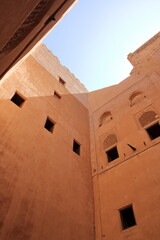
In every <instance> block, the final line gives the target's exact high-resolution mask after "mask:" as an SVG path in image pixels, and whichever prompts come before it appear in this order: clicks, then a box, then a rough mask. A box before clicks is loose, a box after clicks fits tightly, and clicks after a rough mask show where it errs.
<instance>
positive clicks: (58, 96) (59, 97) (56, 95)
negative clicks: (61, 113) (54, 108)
mask: <svg viewBox="0 0 160 240" xmlns="http://www.w3.org/2000/svg"><path fill="white" fill-rule="evenodd" d="M54 97H55V98H57V99H58V100H60V99H61V96H60V94H59V93H58V92H56V91H54Z"/></svg>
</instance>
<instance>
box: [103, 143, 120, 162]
mask: <svg viewBox="0 0 160 240" xmlns="http://www.w3.org/2000/svg"><path fill="white" fill-rule="evenodd" d="M106 155H107V158H108V162H112V161H113V160H115V159H116V158H118V157H119V155H118V150H117V147H116V146H115V147H113V148H111V149H110V150H108V151H106Z"/></svg>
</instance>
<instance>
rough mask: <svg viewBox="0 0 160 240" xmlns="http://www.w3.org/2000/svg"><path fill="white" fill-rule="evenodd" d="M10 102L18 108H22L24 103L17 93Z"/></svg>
mask: <svg viewBox="0 0 160 240" xmlns="http://www.w3.org/2000/svg"><path fill="white" fill-rule="evenodd" d="M11 101H12V102H13V103H15V104H16V105H17V106H18V107H22V105H23V103H24V102H25V99H24V98H23V97H21V96H20V95H19V94H18V93H15V94H14V95H13V97H12V98H11Z"/></svg>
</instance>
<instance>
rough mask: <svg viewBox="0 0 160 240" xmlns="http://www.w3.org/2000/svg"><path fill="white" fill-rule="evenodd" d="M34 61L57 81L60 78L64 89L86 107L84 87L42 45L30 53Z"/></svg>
mask: <svg viewBox="0 0 160 240" xmlns="http://www.w3.org/2000/svg"><path fill="white" fill-rule="evenodd" d="M32 56H33V57H34V59H35V60H36V61H37V62H38V63H39V64H40V65H41V66H42V67H44V68H45V69H46V70H47V71H48V72H49V73H50V74H51V75H53V76H54V78H55V79H57V81H58V80H59V77H61V78H62V79H63V80H64V81H65V82H66V89H68V91H69V92H70V93H72V94H73V95H74V96H75V97H76V98H77V99H78V100H79V101H80V102H81V103H82V104H83V105H84V106H86V107H88V94H84V93H88V90H87V89H86V87H85V86H84V85H83V84H82V83H81V82H80V81H79V80H78V79H77V78H76V77H75V76H74V74H73V73H71V72H70V71H69V69H68V68H66V67H65V66H62V65H61V64H60V61H59V60H58V58H57V57H56V56H54V55H53V53H52V52H51V51H50V50H49V49H47V47H46V46H45V45H44V44H41V45H39V46H38V47H37V48H35V49H34V51H33V52H32Z"/></svg>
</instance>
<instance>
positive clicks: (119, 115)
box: [89, 34, 160, 240]
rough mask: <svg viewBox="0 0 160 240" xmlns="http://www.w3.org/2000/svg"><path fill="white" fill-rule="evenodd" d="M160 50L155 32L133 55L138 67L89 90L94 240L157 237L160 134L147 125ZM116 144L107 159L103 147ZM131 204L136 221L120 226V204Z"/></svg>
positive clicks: (159, 114) (154, 105)
mask: <svg viewBox="0 0 160 240" xmlns="http://www.w3.org/2000/svg"><path fill="white" fill-rule="evenodd" d="M153 48H155V49H156V51H154V53H153V52H152V50H153ZM146 51H147V52H146ZM134 55H135V58H134ZM159 55H160V42H159V34H158V37H156V39H155V40H154V41H151V42H150V44H149V45H148V46H146V47H145V49H143V51H140V52H139V53H136V54H135V53H134V54H133V55H132V63H133V62H134V64H136V61H138V60H137V59H141V63H140V65H141V67H140V66H139V65H138V63H137V65H136V66H135V68H134V69H133V71H132V72H131V76H130V77H128V78H127V79H125V80H124V81H122V82H121V83H120V84H117V85H114V86H111V87H109V88H104V89H101V90H98V91H94V92H91V93H89V104H90V106H91V110H90V138H91V163H92V178H93V187H94V204H95V226H96V240H100V239H101V240H102V239H104V240H105V239H106V240H107V239H110V240H117V239H118V240H121V239H127V240H128V239H131V240H135V239H137V240H143V239H147V240H155V239H159V237H160V228H159V226H160V208H159V200H160V191H159V189H160V175H159V171H160V161H159V154H160V137H157V138H156V139H154V140H151V139H150V137H149V135H148V133H147V131H146V130H145V129H147V128H148V127H149V126H152V125H153V124H155V123H159V122H160V101H159V96H160V70H159V68H158V66H159V64H160V60H159ZM143 57H144V61H143ZM146 57H148V59H149V58H150V64H148V61H147V62H146ZM130 59H131V55H130ZM139 61H140V60H139ZM156 61H157V62H156ZM155 62H156V64H155ZM104 113H105V115H103V114H104ZM104 116H105V118H104ZM127 144H130V145H131V146H132V147H134V148H135V150H133V149H132V148H131V147H129V146H128V145H127ZM115 146H116V147H117V149H118V154H119V157H118V158H116V159H115V160H113V161H111V162H108V157H107V154H106V152H107V151H109V150H110V149H112V148H113V147H115ZM130 204H132V206H133V210H134V214H135V219H136V225H135V226H133V227H130V228H127V229H125V230H122V224H121V219H120V214H119V210H120V209H122V208H123V207H126V206H128V205H130Z"/></svg>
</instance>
